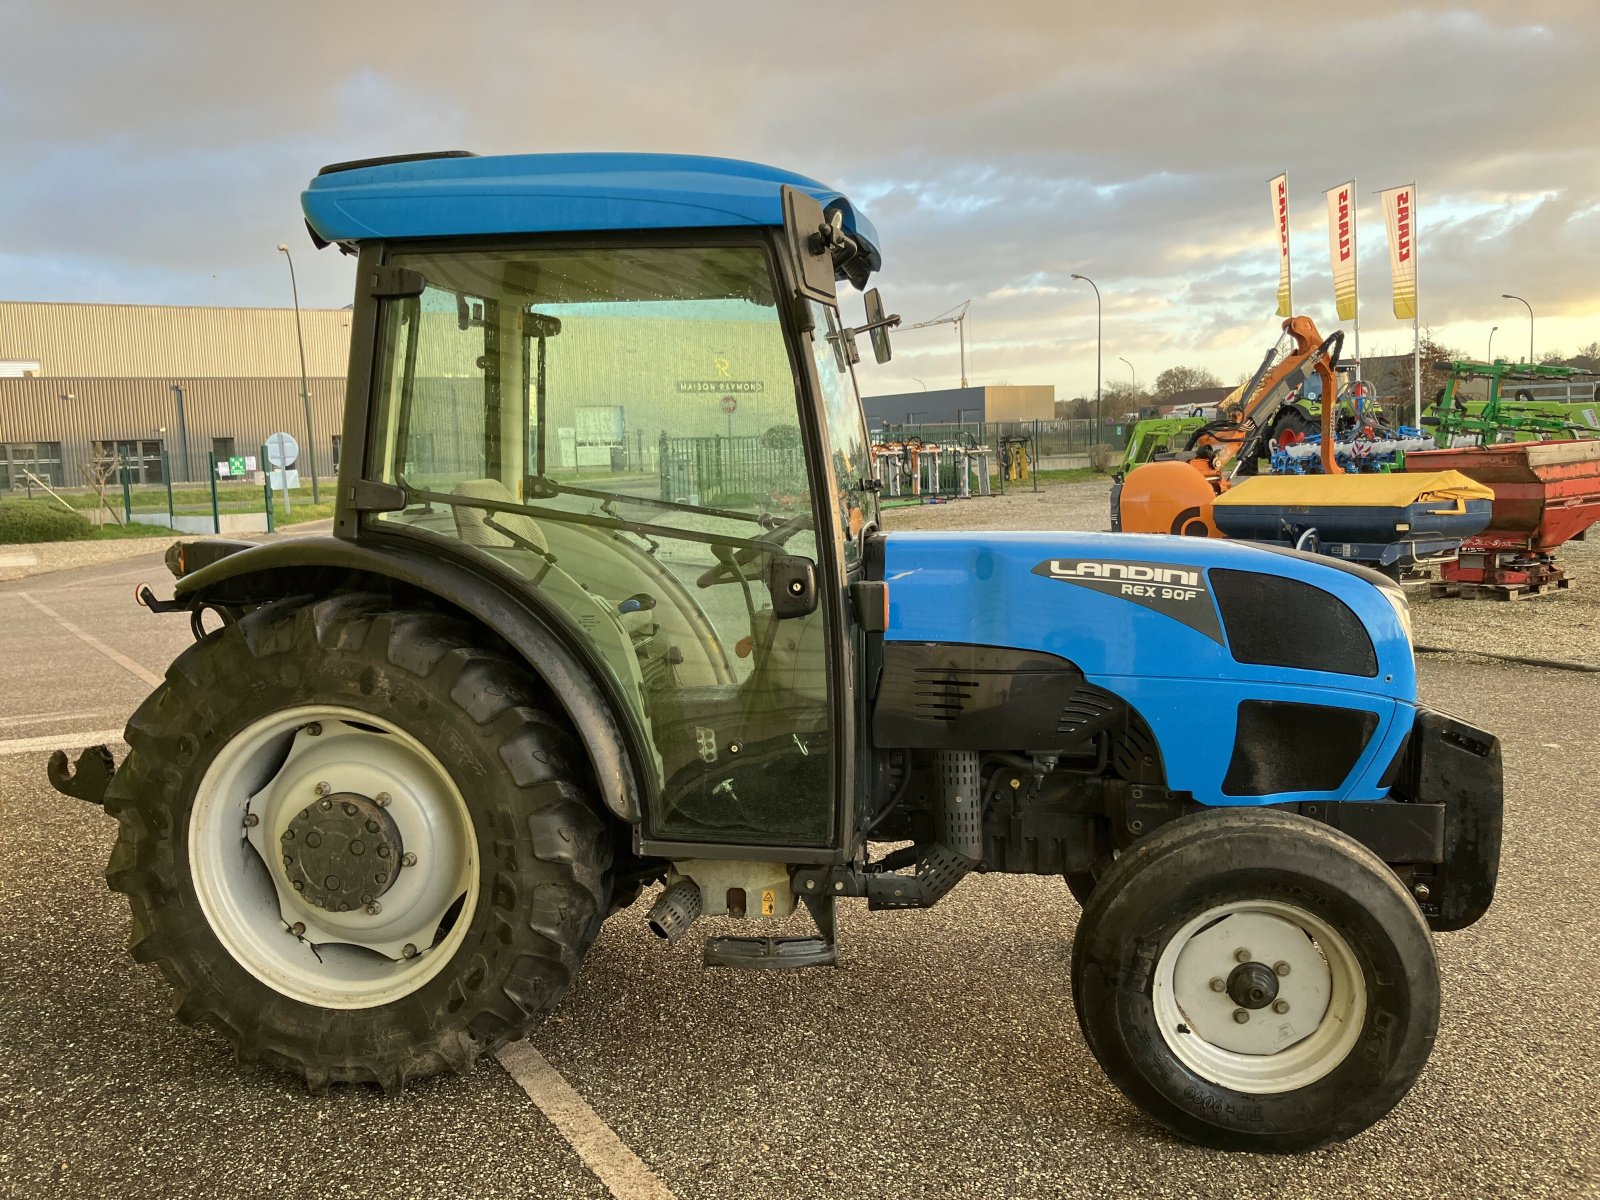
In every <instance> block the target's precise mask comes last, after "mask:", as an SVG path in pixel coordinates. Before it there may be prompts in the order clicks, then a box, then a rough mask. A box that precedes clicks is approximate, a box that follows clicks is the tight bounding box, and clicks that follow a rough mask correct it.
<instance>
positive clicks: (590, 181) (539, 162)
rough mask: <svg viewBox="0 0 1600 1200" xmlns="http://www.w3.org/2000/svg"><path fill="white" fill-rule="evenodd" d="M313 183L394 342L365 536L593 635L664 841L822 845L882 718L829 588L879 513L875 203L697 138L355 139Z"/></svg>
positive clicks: (359, 383)
mask: <svg viewBox="0 0 1600 1200" xmlns="http://www.w3.org/2000/svg"><path fill="white" fill-rule="evenodd" d="M465 184H471V185H472V190H471V191H470V192H469V193H466V194H463V186H464V185H465ZM669 185H670V191H669V190H668V189H669ZM552 196H561V197H563V199H562V200H561V201H560V202H555V203H552V202H551V200H550V197H552ZM305 203H306V210H307V213H308V216H309V219H310V222H311V225H312V227H313V229H315V230H316V231H317V232H318V236H319V237H321V238H323V239H325V240H328V241H334V242H338V243H340V244H342V245H347V246H348V247H349V248H351V249H353V250H356V251H357V252H358V254H359V256H360V278H361V280H362V282H363V284H364V286H363V287H362V289H361V294H360V295H359V296H358V299H357V308H356V316H355V326H356V328H357V330H358V331H359V332H358V335H357V336H358V338H359V339H361V340H362V341H365V338H366V336H370V338H371V347H372V353H371V356H370V367H369V369H368V370H366V371H364V372H362V374H363V375H364V376H365V377H364V378H360V379H357V380H354V381H353V383H354V385H355V386H354V387H353V389H352V395H353V396H355V395H364V396H365V397H366V398H367V401H366V407H365V411H363V408H362V406H361V405H360V404H352V405H351V408H350V414H349V426H348V428H349V433H348V436H347V440H346V445H351V446H355V445H360V446H362V447H363V453H362V454H361V455H359V456H357V455H351V456H349V458H348V459H347V461H346V464H345V467H344V472H345V473H344V480H343V484H344V490H345V491H346V492H347V493H349V492H354V493H355V494H357V495H359V496H361V497H363V498H364V500H363V501H362V502H359V503H357V504H355V505H352V506H350V509H351V511H347V512H346V513H344V514H343V515H342V517H341V522H340V529H339V533H340V535H341V536H342V537H346V538H350V539H353V540H357V541H362V542H367V543H369V544H373V545H390V546H401V545H404V546H407V547H412V548H415V549H416V550H417V551H419V552H421V553H425V554H431V555H437V556H439V557H442V558H448V559H451V560H454V561H457V562H459V563H462V564H466V565H468V566H470V567H471V569H473V570H475V571H481V572H484V573H486V574H488V575H491V576H493V577H495V578H496V579H498V580H500V581H502V583H503V584H504V585H505V586H506V587H507V588H508V589H509V590H510V591H511V592H512V593H513V594H515V595H516V596H518V597H519V598H520V599H521V600H522V602H523V603H526V604H528V605H530V606H534V607H536V608H537V610H538V611H539V612H540V614H541V615H542V616H543V617H544V618H545V619H546V620H548V621H549V622H550V623H551V624H552V625H554V626H555V627H556V628H558V629H559V630H560V631H561V632H562V634H563V635H564V636H566V637H568V638H570V639H572V640H573V642H574V643H576V644H577V645H578V647H579V650H580V653H581V654H582V656H583V657H584V658H585V659H586V660H587V661H589V662H590V663H592V664H594V665H596V666H597V667H598V668H599V671H598V674H599V675H600V677H601V680H602V685H603V687H604V689H605V690H606V691H607V692H608V693H609V696H610V698H611V700H612V701H613V704H614V709H615V712H616V713H617V714H618V715H619V717H620V720H621V723H622V725H623V726H624V729H625V731H626V733H627V735H628V736H629V737H630V739H631V741H632V742H633V744H634V746H635V747H636V755H635V756H634V767H635V770H636V771H637V773H638V775H639V776H641V778H640V779H639V780H638V784H639V791H640V793H641V794H642V795H643V796H645V797H648V798H649V800H648V803H647V804H646V812H645V813H644V818H645V819H644V823H643V827H642V836H643V838H644V841H645V842H646V843H649V844H652V845H650V846H649V847H648V849H649V850H651V851H653V852H657V853H664V854H667V855H669V856H671V857H683V855H684V854H685V853H689V854H693V853H696V851H695V850H693V849H692V848H691V849H689V850H687V851H685V850H682V849H680V848H679V846H678V844H684V843H705V842H710V843H716V844H718V845H719V846H726V845H727V844H734V845H746V846H751V847H764V848H769V849H768V850H766V851H764V852H763V853H773V851H776V850H780V848H787V850H788V851H789V852H788V853H781V852H779V853H773V856H774V857H778V858H781V859H784V860H786V861H794V860H795V858H796V854H797V853H798V855H799V857H800V859H801V860H802V861H804V860H807V859H814V858H816V857H818V856H823V857H826V856H827V855H828V854H829V853H830V852H831V851H832V850H833V849H834V848H836V847H838V846H839V845H840V842H841V833H840V831H841V828H842V824H843V822H845V821H846V820H848V818H849V813H848V812H845V811H841V807H840V803H839V798H840V797H844V796H848V795H850V794H851V791H852V787H851V783H850V781H851V778H852V761H851V760H852V756H853V754H854V752H855V747H854V739H853V737H852V734H851V730H852V728H853V721H852V720H851V718H850V716H849V715H848V709H847V707H846V706H847V704H848V703H849V696H850V687H849V684H848V682H847V681H848V680H849V679H850V675H851V671H850V668H849V665H848V664H849V663H850V662H851V659H852V656H851V654H850V653H849V636H848V634H847V632H846V628H845V625H844V621H843V613H842V611H841V610H840V608H839V607H838V605H836V604H829V603H826V602H825V600H824V598H825V597H830V596H839V595H841V594H843V585H844V584H845V583H847V582H848V581H849V580H851V579H853V578H856V577H858V576H859V574H860V570H861V560H862V545H863V538H864V536H865V534H866V533H867V532H869V531H870V530H871V529H872V528H873V527H874V526H875V524H876V522H877V502H876V496H875V492H874V483H873V477H872V468H871V460H870V457H869V452H868V447H869V443H868V441H867V436H866V429H865V425H864V423H863V419H862V411H861V406H860V401H859V399H858V396H857V392H856V385H855V379H854V374H853V364H854V362H855V360H856V358H857V353H858V352H857V350H856V345H855V333H856V331H853V330H850V329H848V328H847V327H846V325H845V323H844V321H843V319H842V318H841V316H840V314H839V310H838V302H837V300H836V298H835V290H834V289H835V280H836V278H837V279H840V280H853V281H855V282H856V283H864V282H865V280H866V279H867V277H868V275H869V274H870V272H871V271H872V269H873V268H874V267H875V266H876V264H877V262H878V251H877V249H876V246H875V244H874V243H875V241H876V237H877V235H876V232H875V231H874V230H873V229H872V227H871V225H870V224H868V223H867V222H865V221H864V220H862V219H860V218H858V217H857V216H856V215H855V214H854V212H853V210H852V209H851V208H850V206H849V204H848V202H847V201H845V200H844V199H843V198H842V197H840V196H838V195H837V193H833V192H831V191H829V190H827V189H825V188H823V187H822V185H820V184H816V183H814V182H812V181H808V180H803V179H801V178H799V177H797V176H791V175H789V174H787V173H785V172H776V171H771V170H770V169H767V168H759V167H754V166H752V165H751V164H745V163H732V162H727V161H724V160H718V159H696V158H685V157H674V156H639V155H562V156H529V157H524V158H505V159H495V160H487V159H477V158H472V157H458V156H450V157H442V158H427V159H412V160H406V161H401V162H387V163H377V164H345V165H340V166H336V167H330V168H328V169H327V170H325V171H323V172H322V173H321V174H320V175H319V176H318V177H317V178H316V180H315V181H314V182H313V183H312V185H311V188H310V189H309V190H308V191H307V193H306V196H305ZM446 205H448V206H449V210H450V225H449V228H450V230H451V232H452V236H448V237H441V236H438V232H439V225H438V218H437V213H438V212H439V211H440V209H441V207H442V206H446ZM779 205H781V206H782V211H781V212H779V211H778V207H779ZM464 230H473V231H481V232H474V233H473V234H472V236H461V233H462V231H464ZM874 303H876V301H875V296H874ZM876 311H877V317H878V321H877V324H876V325H873V326H872V328H871V332H872V334H873V340H874V344H875V346H876V347H878V349H879V352H880V354H882V355H884V356H885V357H886V355H887V342H886V340H885V335H886V333H887V328H886V326H887V324H888V323H889V322H887V321H885V320H884V319H883V317H882V313H881V307H880V308H878V309H877V310H876ZM869 324H870V322H869ZM367 331H370V334H368V332H367ZM361 360H362V361H363V362H365V360H366V359H365V355H362V356H361Z"/></svg>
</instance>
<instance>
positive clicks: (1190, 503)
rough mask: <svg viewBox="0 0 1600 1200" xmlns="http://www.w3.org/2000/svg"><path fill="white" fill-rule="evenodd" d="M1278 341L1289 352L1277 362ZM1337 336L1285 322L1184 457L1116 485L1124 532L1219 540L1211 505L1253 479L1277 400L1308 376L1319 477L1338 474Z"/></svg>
mask: <svg viewBox="0 0 1600 1200" xmlns="http://www.w3.org/2000/svg"><path fill="white" fill-rule="evenodd" d="M1284 339H1288V340H1289V341H1291V342H1292V343H1293V348H1292V349H1291V350H1289V351H1288V352H1287V353H1286V354H1284V355H1283V357H1282V358H1281V359H1277V361H1276V362H1274V359H1276V358H1277V354H1278V350H1279V347H1281V346H1282V344H1283V341H1284ZM1343 344H1344V334H1343V333H1342V332H1338V333H1334V334H1333V335H1332V336H1331V337H1328V338H1327V339H1324V338H1323V337H1322V335H1321V334H1320V333H1318V332H1317V326H1316V324H1315V323H1314V322H1313V321H1312V320H1311V318H1310V317H1290V318H1289V319H1288V320H1287V321H1285V322H1284V323H1283V335H1282V337H1280V338H1279V342H1278V345H1277V346H1274V347H1273V349H1272V350H1271V351H1270V352H1268V354H1267V357H1266V358H1265V359H1264V360H1263V361H1262V363H1261V367H1260V369H1259V370H1257V371H1256V374H1255V377H1254V378H1253V379H1251V380H1250V382H1249V383H1248V384H1246V385H1245V387H1244V388H1243V389H1241V391H1240V393H1239V397H1238V399H1237V400H1233V401H1231V402H1225V403H1224V407H1223V411H1222V413H1221V415H1219V416H1218V418H1217V419H1216V420H1215V421H1210V422H1208V423H1207V424H1205V425H1202V426H1201V427H1200V428H1199V429H1197V430H1196V431H1195V432H1194V434H1193V436H1191V437H1190V439H1189V445H1188V450H1187V452H1186V453H1187V455H1188V457H1186V458H1182V459H1168V460H1166V461H1163V462H1152V463H1145V464H1144V465H1143V466H1139V467H1135V468H1134V469H1133V470H1132V471H1129V472H1128V475H1127V478H1125V479H1124V480H1123V481H1122V486H1121V489H1120V494H1119V497H1118V500H1117V507H1118V511H1119V515H1120V526H1121V528H1122V530H1123V531H1124V532H1126V533H1178V534H1184V535H1187V536H1190V537H1221V536H1222V534H1221V533H1220V532H1219V531H1218V530H1217V527H1216V523H1215V521H1213V520H1212V516H1211V502H1212V501H1213V500H1215V499H1216V497H1217V496H1218V495H1219V494H1221V493H1222V492H1224V491H1226V490H1227V489H1228V488H1229V487H1230V486H1231V485H1232V483H1233V480H1234V479H1235V478H1237V477H1238V476H1241V475H1253V474H1255V470H1256V462H1257V459H1258V458H1259V457H1260V454H1261V451H1262V449H1263V447H1264V443H1265V441H1266V438H1267V435H1268V434H1269V432H1270V431H1271V429H1272V418H1273V416H1274V414H1275V413H1276V412H1277V410H1278V409H1279V408H1280V407H1281V406H1282V404H1283V402H1284V400H1286V399H1287V398H1288V397H1289V396H1290V395H1292V394H1293V393H1294V392H1295V391H1296V390H1297V389H1298V388H1299V387H1300V386H1301V385H1302V384H1303V383H1304V382H1305V379H1306V376H1307V374H1308V373H1309V372H1311V371H1315V372H1316V373H1317V376H1318V377H1319V378H1320V379H1321V380H1322V395H1323V403H1322V455H1321V458H1322V470H1323V473H1324V474H1327V475H1342V474H1343V473H1344V469H1343V468H1342V467H1340V466H1339V464H1338V463H1337V462H1336V461H1335V460H1334V439H1333V422H1334V415H1335V413H1336V411H1337V409H1338V405H1337V404H1335V403H1334V402H1333V398H1334V397H1335V396H1337V395H1338V393H1339V387H1338V382H1337V380H1336V379H1335V378H1334V374H1333V367H1334V364H1335V363H1336V362H1337V361H1338V357H1339V348H1340V347H1341V346H1342V345H1343Z"/></svg>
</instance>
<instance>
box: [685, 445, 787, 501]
mask: <svg viewBox="0 0 1600 1200" xmlns="http://www.w3.org/2000/svg"><path fill="white" fill-rule="evenodd" d="M656 455H657V456H656V463H657V474H658V475H659V477H660V479H661V498H662V499H663V500H672V501H676V502H678V503H682V504H729V503H736V502H738V501H739V500H740V499H742V498H746V497H751V496H772V495H780V496H781V495H794V496H803V495H805V494H806V491H807V488H806V464H805V452H804V450H803V449H802V448H801V447H800V446H799V445H798V444H795V445H793V446H774V445H772V444H770V443H769V442H768V441H767V439H766V438H765V437H761V436H756V437H723V436H721V435H717V436H714V437H668V436H667V435H666V434H664V433H663V434H662V435H661V438H660V440H659V442H658V443H657V448H656Z"/></svg>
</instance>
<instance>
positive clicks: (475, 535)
mask: <svg viewBox="0 0 1600 1200" xmlns="http://www.w3.org/2000/svg"><path fill="white" fill-rule="evenodd" d="M450 494H451V495H452V496H466V497H468V498H469V499H472V500H494V501H498V502H499V503H501V504H515V503H516V502H517V498H516V497H515V496H513V495H512V494H511V489H510V488H508V487H506V485H505V484H503V483H501V482H500V481H499V480H498V479H467V480H463V481H462V482H461V483H458V484H456V486H455V487H454V488H452V489H451V492H450ZM452 511H453V512H454V513H455V518H456V537H458V538H459V539H461V541H463V542H465V543H466V544H467V545H469V546H486V547H506V546H515V545H516V542H515V541H513V540H512V539H511V538H509V537H507V536H506V535H505V534H503V533H501V532H500V531H499V530H498V529H492V528H490V526H489V522H488V519H489V518H491V517H492V518H493V519H494V523H495V524H496V525H501V526H504V527H505V528H506V529H509V530H510V531H511V532H512V533H514V534H516V535H517V536H518V537H520V538H522V539H524V540H525V541H527V542H528V543H529V544H530V545H533V546H537V547H538V548H539V549H540V550H544V551H548V550H549V549H550V543H549V541H547V540H546V538H545V536H544V530H542V529H540V528H539V522H537V521H535V520H534V519H533V518H532V517H530V516H528V515H527V514H526V513H504V512H503V513H492V512H488V511H486V510H484V509H481V508H467V507H466V506H465V505H456V506H455V507H454V509H453V510H452Z"/></svg>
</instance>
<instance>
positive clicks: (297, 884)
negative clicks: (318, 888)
mask: <svg viewBox="0 0 1600 1200" xmlns="http://www.w3.org/2000/svg"><path fill="white" fill-rule="evenodd" d="M294 890H295V891H297V892H303V891H305V890H306V881H305V880H303V879H296V880H295V881H294Z"/></svg>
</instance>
